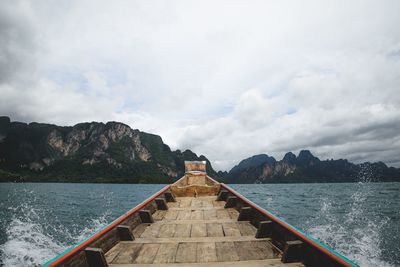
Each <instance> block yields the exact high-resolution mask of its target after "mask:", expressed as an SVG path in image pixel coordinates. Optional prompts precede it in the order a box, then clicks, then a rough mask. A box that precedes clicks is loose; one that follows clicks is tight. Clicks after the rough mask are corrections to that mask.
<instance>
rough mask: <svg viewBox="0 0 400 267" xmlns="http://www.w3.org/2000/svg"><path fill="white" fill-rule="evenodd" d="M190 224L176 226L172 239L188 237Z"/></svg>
mask: <svg viewBox="0 0 400 267" xmlns="http://www.w3.org/2000/svg"><path fill="white" fill-rule="evenodd" d="M191 229H192V225H191V224H177V225H176V230H175V235H174V237H190V231H191Z"/></svg>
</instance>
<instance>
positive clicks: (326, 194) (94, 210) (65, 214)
mask: <svg viewBox="0 0 400 267" xmlns="http://www.w3.org/2000/svg"><path fill="white" fill-rule="evenodd" d="M162 187H163V185H132V184H130V185H110V184H43V183H36V184H33V183H26V184H11V183H3V184H1V183H0V265H5V266H38V265H40V263H44V262H45V261H47V260H49V259H51V258H52V257H54V256H55V255H57V254H58V253H60V252H62V251H63V250H65V249H66V248H68V247H69V246H71V245H73V244H75V243H76V242H78V241H80V240H82V239H84V238H85V237H87V236H89V235H90V234H91V233H93V232H94V231H96V230H98V229H99V228H101V227H103V226H105V225H107V224H108V223H109V222H111V221H112V220H114V219H115V218H117V217H119V216H120V215H122V214H123V213H125V212H126V211H127V210H129V209H131V208H132V207H133V206H135V205H137V204H139V203H140V202H142V201H143V200H144V199H145V198H147V197H148V196H150V195H152V194H153V193H155V192H157V191H158V190H159V189H161V188H162ZM232 187H233V188H234V189H236V190H238V191H239V192H240V193H242V194H243V195H244V196H246V197H247V198H249V199H250V200H252V201H253V202H255V203H256V204H258V205H260V206H261V207H263V208H265V209H267V210H269V211H270V212H273V213H274V214H276V215H277V216H279V217H281V218H283V219H285V220H286V221H287V222H289V223H290V224H292V225H294V226H296V227H297V228H299V229H301V230H303V231H305V232H307V233H308V234H310V235H311V236H313V237H314V238H316V239H318V240H319V241H321V242H322V243H324V244H326V245H328V246H330V247H332V248H334V249H336V250H337V251H339V252H341V253H342V254H343V255H345V256H346V257H348V258H350V259H351V260H354V261H355V262H357V263H358V264H360V265H361V266H400V183H359V184H357V183H352V184H285V185H283V184H281V185H279V184H275V185H232Z"/></svg>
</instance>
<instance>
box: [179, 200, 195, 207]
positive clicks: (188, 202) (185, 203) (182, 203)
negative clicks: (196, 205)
mask: <svg viewBox="0 0 400 267" xmlns="http://www.w3.org/2000/svg"><path fill="white" fill-rule="evenodd" d="M192 199H193V198H181V199H180V200H181V201H180V204H179V207H180V208H188V207H190V206H191V204H192Z"/></svg>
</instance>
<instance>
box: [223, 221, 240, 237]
mask: <svg viewBox="0 0 400 267" xmlns="http://www.w3.org/2000/svg"><path fill="white" fill-rule="evenodd" d="M222 228H223V230H224V235H225V236H241V235H242V234H241V233H240V230H239V228H238V226H237V223H223V224H222Z"/></svg>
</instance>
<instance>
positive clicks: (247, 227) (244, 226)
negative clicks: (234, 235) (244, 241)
mask: <svg viewBox="0 0 400 267" xmlns="http://www.w3.org/2000/svg"><path fill="white" fill-rule="evenodd" d="M237 226H238V228H239V231H240V233H241V234H242V236H255V234H256V232H257V229H256V228H255V227H254V226H253V225H251V224H250V223H249V222H241V223H238V224H237Z"/></svg>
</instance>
